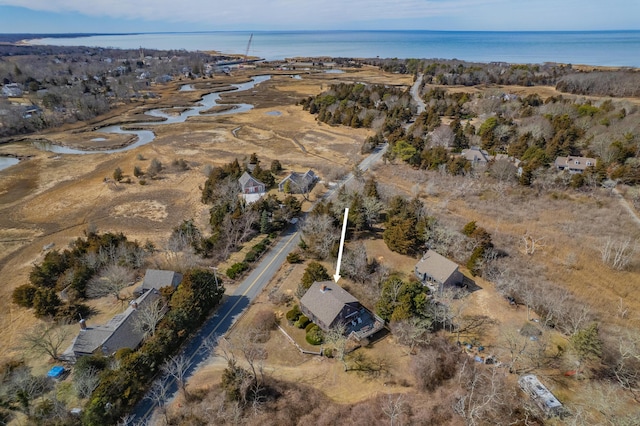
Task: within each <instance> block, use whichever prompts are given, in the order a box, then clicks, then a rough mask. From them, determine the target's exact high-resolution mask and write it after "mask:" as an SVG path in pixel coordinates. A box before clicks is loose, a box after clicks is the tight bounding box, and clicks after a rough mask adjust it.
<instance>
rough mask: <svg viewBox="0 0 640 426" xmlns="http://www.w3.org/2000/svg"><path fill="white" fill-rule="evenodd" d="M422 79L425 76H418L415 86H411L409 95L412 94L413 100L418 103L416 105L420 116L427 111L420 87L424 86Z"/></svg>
mask: <svg viewBox="0 0 640 426" xmlns="http://www.w3.org/2000/svg"><path fill="white" fill-rule="evenodd" d="M422 77H423V74H418V78H417V79H416V81H415V83H413V86H411V90H409V93H411V96H412V97H413V100H414V101H415V102H416V104H418V115H420V114H422V113H423V112H424V111H425V110H426V109H427V105H426V104H425V103H424V101H423V100H422V98H421V97H420V87H421V86H422Z"/></svg>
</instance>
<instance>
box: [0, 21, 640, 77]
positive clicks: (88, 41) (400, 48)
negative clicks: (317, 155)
mask: <svg viewBox="0 0 640 426" xmlns="http://www.w3.org/2000/svg"><path fill="white" fill-rule="evenodd" d="M251 35H253V38H252V40H253V41H252V44H250V47H251V49H249V45H248V43H247V42H248V40H249V39H250V38H251V37H250V36H251ZM3 41H5V42H7V41H9V42H12V43H13V44H14V45H18V43H20V44H19V45H21V46H24V45H51V46H66V47H70V46H88V47H100V48H115V49H138V48H140V47H143V48H145V49H150V50H189V51H199V52H208V51H217V52H245V51H246V52H247V53H248V54H249V55H250V56H253V57H260V58H265V59H266V60H267V61H274V60H283V59H285V58H292V57H332V58H404V59H410V58H418V59H420V58H431V59H442V60H461V61H465V62H471V63H473V62H476V63H491V62H505V63H513V64H544V63H560V64H584V65H592V66H599V67H617V68H621V67H631V68H639V67H640V59H639V58H640V30H597V31H429V30H331V31H329V30H323V31H313V30H304V31H255V32H252V31H200V32H194V31H192V32H140V33H107V34H105V33H89V34H80V33H71V34H34V33H25V34H9V35H7V34H4V35H3V34H0V43H2V42H3Z"/></svg>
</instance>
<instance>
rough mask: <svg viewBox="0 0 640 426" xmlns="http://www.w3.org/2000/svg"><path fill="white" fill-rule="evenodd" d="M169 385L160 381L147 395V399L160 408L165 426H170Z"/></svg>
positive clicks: (154, 383)
mask: <svg viewBox="0 0 640 426" xmlns="http://www.w3.org/2000/svg"><path fill="white" fill-rule="evenodd" d="M169 396H170V395H169V385H168V383H167V382H166V381H165V380H162V379H158V380H156V381H155V382H153V384H152V385H151V389H149V392H148V393H147V396H146V398H147V399H148V400H150V401H151V402H152V403H153V404H154V405H155V406H157V407H158V409H159V410H160V413H161V414H162V415H163V416H164V424H167V425H168V424H169V415H168V413H167V402H168V400H169Z"/></svg>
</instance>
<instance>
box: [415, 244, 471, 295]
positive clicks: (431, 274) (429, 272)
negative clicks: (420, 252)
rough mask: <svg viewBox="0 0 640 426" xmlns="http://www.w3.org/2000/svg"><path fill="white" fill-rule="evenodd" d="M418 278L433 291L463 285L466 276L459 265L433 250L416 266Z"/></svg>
mask: <svg viewBox="0 0 640 426" xmlns="http://www.w3.org/2000/svg"><path fill="white" fill-rule="evenodd" d="M415 274H416V277H418V279H419V280H420V281H421V282H422V284H424V285H426V286H428V287H430V288H431V290H433V291H442V290H443V289H444V288H445V287H452V286H456V285H460V284H462V282H463V280H464V276H463V275H462V272H460V271H459V270H458V264H457V263H455V262H452V261H451V260H449V259H447V258H446V257H444V256H441V255H440V254H438V253H436V252H435V251H433V250H427V252H426V253H425V254H424V256H422V259H420V261H419V262H418V263H417V264H416V266H415Z"/></svg>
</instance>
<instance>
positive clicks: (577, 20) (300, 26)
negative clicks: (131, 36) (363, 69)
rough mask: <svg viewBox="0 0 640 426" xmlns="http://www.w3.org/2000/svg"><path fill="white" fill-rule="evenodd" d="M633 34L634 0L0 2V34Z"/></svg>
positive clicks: (638, 9)
mask: <svg viewBox="0 0 640 426" xmlns="http://www.w3.org/2000/svg"><path fill="white" fill-rule="evenodd" d="M321 29H336V30H340V29H343V30H353V29H418V30H505V31H506V30H616V29H630V30H638V29H640V0H314V1H311V0H224V1H222V0H182V1H181V0H0V33H47V32H52V33H68V32H116V33H117V32H151V31H216V30H247V31H249V30H255V31H259V30H321Z"/></svg>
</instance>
